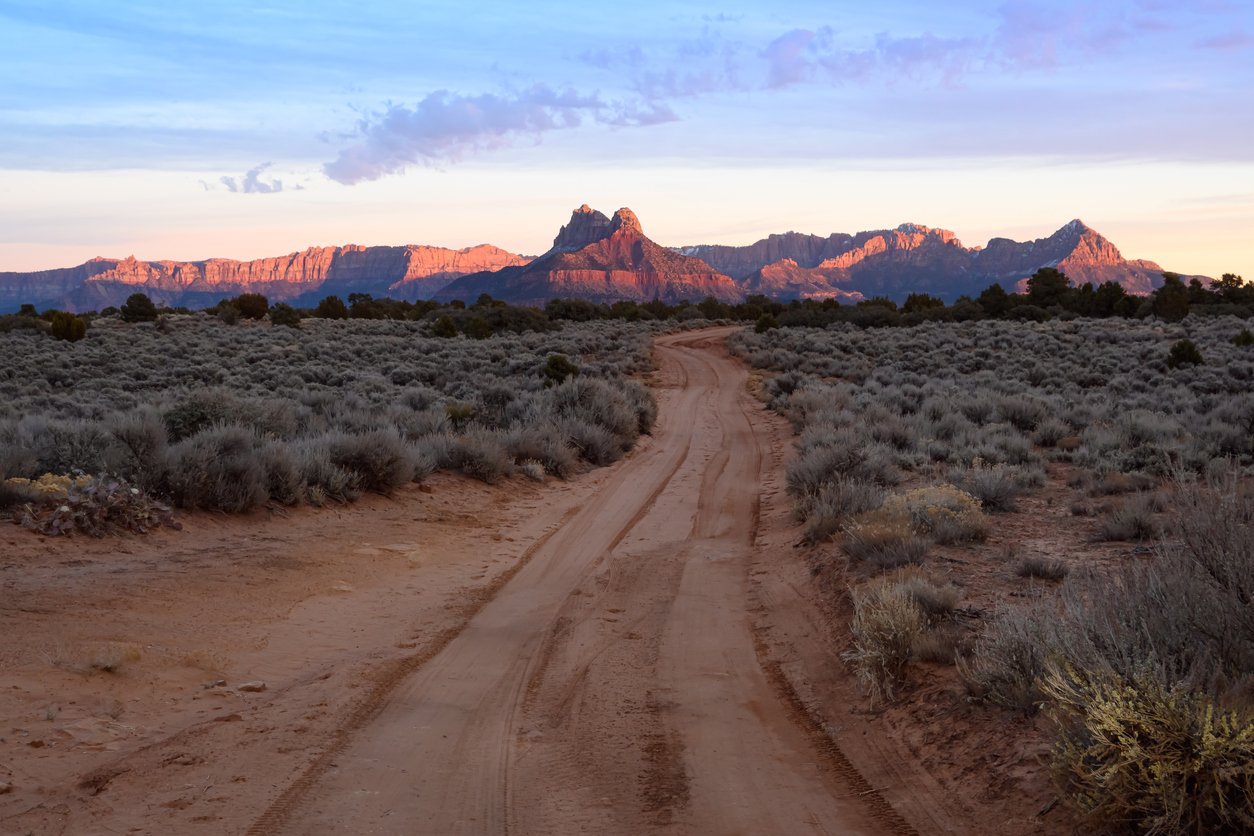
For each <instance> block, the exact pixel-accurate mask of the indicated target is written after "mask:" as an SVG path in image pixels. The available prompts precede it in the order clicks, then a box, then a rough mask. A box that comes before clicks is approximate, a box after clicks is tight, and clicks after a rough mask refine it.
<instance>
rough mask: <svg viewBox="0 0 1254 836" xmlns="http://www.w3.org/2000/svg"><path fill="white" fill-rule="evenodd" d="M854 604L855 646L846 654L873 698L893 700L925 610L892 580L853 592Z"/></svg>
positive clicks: (918, 632) (920, 626)
mask: <svg viewBox="0 0 1254 836" xmlns="http://www.w3.org/2000/svg"><path fill="white" fill-rule="evenodd" d="M853 605H854V615H853V624H852V630H853V647H852V648H850V650H849V651H848V652H847V653H846V654H845V658H846V659H848V660H849V661H851V662H852V663H853V666H854V670H855V671H856V672H857V675H858V680H859V682H861V683H862V685H863V687H865V688H866V689H867V691H868V692H869V693H870V695H871V697H872V699H873V700H876V701H883V702H891V701H892V700H893V698H894V697H895V695H896V691H897V688H898V687H899V686H900V684H901V682H902V681H903V679H904V676H905V669H906V665H907V664H908V663H909V661H910V653H911V648H912V647H913V645H914V642H915V640H916V639H917V638H918V636H919V635H920V634H921V633H922V632H923V625H924V619H923V613H922V612H921V611H920V610H919V607H918V605H916V604H915V603H914V602H913V601H911V600H910V599H909V598H908V597H907V596H906V595H905V594H904V593H902V592H901V591H900V590H899V589H898V588H897V587H896V586H895V585H893V584H876V585H874V586H872V587H871V588H870V589H869V590H866V591H862V592H854V593H853Z"/></svg>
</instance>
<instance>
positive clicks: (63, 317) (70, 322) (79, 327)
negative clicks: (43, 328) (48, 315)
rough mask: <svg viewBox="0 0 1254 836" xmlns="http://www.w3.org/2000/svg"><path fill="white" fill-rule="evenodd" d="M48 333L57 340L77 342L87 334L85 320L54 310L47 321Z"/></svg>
mask: <svg viewBox="0 0 1254 836" xmlns="http://www.w3.org/2000/svg"><path fill="white" fill-rule="evenodd" d="M48 333H50V334H52V336H53V337H56V338H57V339H58V340H65V341H66V342H71V343H74V342H78V341H79V340H81V339H82V338H83V337H85V336H87V320H85V319H83V318H82V317H78V316H75V315H74V314H70V313H65V312H64V311H56V312H55V313H53V315H52V320H51V321H50V322H49V328H48Z"/></svg>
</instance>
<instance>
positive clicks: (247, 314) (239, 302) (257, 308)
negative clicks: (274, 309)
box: [229, 293, 270, 319]
mask: <svg viewBox="0 0 1254 836" xmlns="http://www.w3.org/2000/svg"><path fill="white" fill-rule="evenodd" d="M229 304H230V305H231V306H232V307H234V308H235V309H236V310H238V311H239V315H240V316H242V317H243V318H244V319H264V318H265V316H266V314H267V313H269V312H270V300H269V299H267V298H266V297H264V296H262V295H261V294H260V293H241V294H240V295H239V296H236V297H235V298H234V299H232V300H231V301H230V303H229Z"/></svg>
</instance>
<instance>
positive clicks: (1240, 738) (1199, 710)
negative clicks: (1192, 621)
mask: <svg viewBox="0 0 1254 836" xmlns="http://www.w3.org/2000/svg"><path fill="white" fill-rule="evenodd" d="M1043 688H1044V692H1045V694H1046V696H1048V697H1049V699H1050V700H1051V703H1052V713H1053V714H1054V715H1055V717H1056V718H1057V719H1058V721H1059V725H1060V729H1061V731H1060V734H1059V736H1058V739H1057V741H1056V743H1055V745H1054V751H1053V760H1052V771H1053V774H1054V778H1055V780H1056V782H1057V783H1058V785H1059V787H1060V789H1061V790H1062V791H1063V793H1064V794H1065V795H1066V797H1067V798H1068V799H1069V800H1070V802H1071V803H1072V804H1073V805H1074V806H1075V807H1076V808H1077V809H1078V810H1079V812H1080V813H1081V814H1082V816H1083V818H1084V824H1085V826H1086V827H1087V828H1092V829H1094V830H1107V829H1119V830H1122V829H1126V828H1129V827H1131V828H1135V829H1136V830H1137V831H1139V832H1144V833H1163V834H1190V833H1208V834H1225V833H1231V834H1236V833H1249V832H1252V831H1254V715H1251V714H1250V713H1246V712H1242V711H1239V710H1232V709H1225V708H1224V707H1222V706H1219V705H1216V704H1215V702H1214V701H1213V700H1212V699H1211V698H1209V697H1207V696H1205V695H1203V694H1198V693H1195V692H1192V691H1190V690H1189V689H1188V688H1187V687H1185V686H1184V685H1182V684H1177V685H1175V686H1172V687H1164V686H1163V684H1162V683H1161V682H1159V681H1157V680H1156V679H1155V678H1153V677H1149V676H1134V677H1133V678H1132V679H1131V680H1130V681H1129V680H1124V679H1122V678H1121V677H1119V676H1116V675H1114V674H1112V673H1110V672H1109V671H1100V670H1099V671H1088V670H1082V669H1080V668H1077V667H1075V666H1072V665H1065V664H1064V665H1059V666H1053V667H1051V669H1050V670H1049V672H1048V673H1047V674H1046V675H1045V677H1044V679H1043Z"/></svg>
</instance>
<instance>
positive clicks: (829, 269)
mask: <svg viewBox="0 0 1254 836" xmlns="http://www.w3.org/2000/svg"><path fill="white" fill-rule="evenodd" d="M1041 267H1057V268H1058V269H1060V270H1062V271H1063V272H1065V273H1066V274H1067V275H1068V276H1069V277H1070V278H1071V281H1072V282H1073V283H1075V284H1079V283H1084V282H1091V283H1094V284H1099V283H1101V282H1105V281H1114V282H1117V283H1119V284H1120V285H1122V286H1123V287H1124V289H1126V290H1128V291H1129V292H1131V293H1137V294H1146V293H1150V292H1151V291H1153V290H1154V289H1155V288H1156V287H1158V286H1159V285H1161V284H1162V268H1161V267H1159V266H1158V265H1157V264H1154V263H1153V262H1149V261H1135V260H1127V259H1125V258H1124V257H1123V256H1122V254H1121V253H1120V252H1119V250H1118V249H1117V248H1116V247H1115V246H1114V245H1113V244H1112V243H1111V242H1110V241H1108V240H1106V239H1105V238H1103V237H1102V236H1101V235H1099V234H1098V233H1097V232H1096V231H1094V230H1093V229H1091V228H1089V227H1088V226H1086V225H1084V224H1083V223H1081V222H1080V221H1078V220H1077V221H1072V222H1071V223H1069V224H1067V225H1066V226H1064V227H1062V228H1061V229H1059V230H1058V231H1057V232H1055V233H1054V234H1053V235H1050V236H1048V237H1046V238H1040V239H1037V240H1035V241H1027V242H1022V243H1021V242H1017V241H1011V240H1010V239H1007V238H994V239H993V240H992V241H989V243H988V246H986V247H982V248H981V247H972V248H968V247H964V246H963V245H962V242H961V241H959V240H958V239H957V238H956V237H955V236H954V234H953V233H952V232H949V231H947V230H943V229H930V228H928V227H926V226H920V225H917V224H903V225H901V226H899V227H897V228H896V229H889V230H874V231H870V232H859V233H858V234H856V235H848V234H845V233H835V234H832V235H828V236H826V237H822V236H818V235H804V234H802V233H798V232H786V233H783V234H781V235H771V236H769V237H767V238H764V239H762V240H761V241H758V242H756V243H754V244H750V245H748V246H744V247H729V246H713V245H702V246H695V247H683V248H679V249H673V250H672V249H667V248H665V247H661V246H659V245H657V244H655V243H654V242H653V241H651V240H650V239H649V238H648V237H646V236H645V234H644V232H643V231H642V230H641V227H640V221H639V219H638V218H637V217H636V216H635V214H634V213H633V212H632V211H631V210H630V209H620V210H618V212H616V213H615V214H614V216H613V217H612V218H609V217H606V216H605V215H603V214H602V213H600V212H597V211H595V210H593V209H591V208H589V207H587V206H581V207H580V208H579V209H577V210H575V212H573V213H572V214H571V218H570V222H569V223H567V224H566V225H565V226H563V227H562V229H561V231H560V232H558V234H557V237H556V238H555V239H554V240H553V247H552V248H551V249H550V250H549V251H548V252H546V253H545V254H544V255H542V256H540V257H539V258H536V259H534V260H529V259H527V258H526V257H524V256H520V255H515V254H514V253H509V252H506V251H504V250H501V249H498V248H497V247H493V246H490V245H487V244H483V245H480V246H477V247H469V248H467V249H462V250H449V249H442V248H439V247H424V246H405V247H358V246H347V247H313V248H310V249H308V250H305V251H304V252H299V253H292V254H290V255H286V256H281V257H278V258H264V259H259V260H257V261H230V260H227V259H216V258H215V259H209V260H207V261H191V262H178V261H137V260H136V259H134V258H133V257H132V258H126V259H122V260H118V259H104V258H97V259H92V260H91V261H89V262H87V263H86V264H80V265H79V266H77V267H69V268H65V269H61V270H45V271H41V272H35V273H0V313H3V312H5V311H13V310H17V308H18V307H19V305H21V304H22V303H25V302H30V303H33V304H35V305H36V307H38V308H39V309H41V310H42V309H46V308H50V307H56V308H62V309H65V310H71V311H83V310H99V309H101V308H104V307H107V306H109V305H120V304H121V303H122V302H123V301H125V299H126V297H127V296H129V295H130V294H132V293H135V292H136V291H142V292H143V293H146V294H148V295H149V296H150V297H152V299H153V300H154V301H156V302H158V303H159V304H164V305H185V306H188V307H206V306H209V305H212V304H214V303H216V302H217V301H218V300H220V299H222V298H225V297H228V296H233V295H235V294H238V293H245V292H253V293H263V294H265V295H266V296H267V297H269V298H270V299H272V300H274V301H288V302H292V303H295V304H298V305H312V304H315V303H316V302H317V301H318V300H319V299H321V298H322V297H324V296H327V295H329V294H332V293H334V294H338V295H340V296H347V295H348V294H349V293H370V294H373V295H375V296H391V297H393V298H397V299H406V300H414V299H428V298H433V297H434V298H438V299H442V300H449V299H465V300H474V299H476V298H477V297H478V296H479V295H480V294H481V293H489V294H491V295H492V296H494V297H496V298H498V299H504V300H506V301H509V302H515V303H520V304H532V305H540V304H543V303H544V302H545V301H547V300H549V299H553V298H560V297H577V298H583V299H590V300H594V301H598V302H613V301H617V300H620V299H630V300H636V301H648V300H652V299H661V300H662V301H664V302H677V301H679V300H682V299H687V300H691V301H697V300H700V299H704V298H705V297H707V296H713V297H714V298H716V299H719V300H722V301H728V302H734V301H737V300H739V299H742V298H744V296H745V295H746V294H759V293H760V294H764V295H766V296H770V297H773V298H777V299H797V298H817V299H824V298H834V299H838V300H841V301H844V302H855V301H858V300H860V299H863V298H868V297H871V296H887V297H889V298H892V299H896V300H898V301H900V300H902V299H904V298H905V297H906V296H907V295H908V294H910V293H929V294H932V295H934V296H938V297H940V298H942V299H944V300H946V301H952V300H954V299H956V298H957V297H959V296H961V295H963V294H966V295H970V296H975V295H977V294H978V293H980V291H982V290H983V289H984V288H986V287H988V286H989V285H990V284H993V283H994V282H996V283H999V284H1001V285H1003V286H1004V287H1006V288H1007V289H1010V290H1013V289H1016V288H1019V287H1022V285H1023V283H1024V282H1025V281H1026V279H1027V278H1028V277H1029V276H1031V275H1032V274H1033V273H1035V272H1036V271H1037V270H1038V269H1040V268H1041ZM729 277H730V278H729ZM1188 278H1190V277H1187V276H1186V280H1187V279H1188ZM1198 278H1202V279H1203V280H1204V281H1209V280H1207V279H1205V277H1198Z"/></svg>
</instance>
